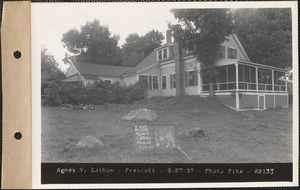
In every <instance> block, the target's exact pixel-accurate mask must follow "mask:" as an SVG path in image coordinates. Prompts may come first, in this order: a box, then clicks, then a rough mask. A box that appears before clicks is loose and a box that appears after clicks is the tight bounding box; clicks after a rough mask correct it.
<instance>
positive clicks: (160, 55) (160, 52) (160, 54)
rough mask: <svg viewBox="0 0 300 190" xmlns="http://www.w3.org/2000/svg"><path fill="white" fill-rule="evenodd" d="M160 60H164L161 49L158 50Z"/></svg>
mask: <svg viewBox="0 0 300 190" xmlns="http://www.w3.org/2000/svg"><path fill="white" fill-rule="evenodd" d="M158 60H162V51H161V50H159V51H158Z"/></svg>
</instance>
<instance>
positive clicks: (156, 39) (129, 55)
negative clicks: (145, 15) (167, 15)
mask: <svg viewBox="0 0 300 190" xmlns="http://www.w3.org/2000/svg"><path fill="white" fill-rule="evenodd" d="M163 39H164V37H163V35H162V33H161V32H159V31H155V30H152V31H150V32H148V33H147V34H145V35H144V36H139V35H138V34H136V33H133V34H130V35H128V37H127V38H126V39H125V44H124V45H123V46H122V52H123V58H122V60H123V65H125V66H135V65H137V64H138V63H139V62H140V61H141V60H143V59H144V58H145V57H147V56H148V55H149V54H150V53H152V52H153V51H154V49H155V48H158V47H159V46H160V45H161V44H162V40H163Z"/></svg>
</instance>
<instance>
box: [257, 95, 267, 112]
mask: <svg viewBox="0 0 300 190" xmlns="http://www.w3.org/2000/svg"><path fill="white" fill-rule="evenodd" d="M258 100H259V101H258V105H259V109H260V110H263V109H265V96H258Z"/></svg>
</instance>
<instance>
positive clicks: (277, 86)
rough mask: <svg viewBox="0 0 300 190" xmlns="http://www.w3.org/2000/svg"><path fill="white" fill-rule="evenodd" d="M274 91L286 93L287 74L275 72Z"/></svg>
mask: <svg viewBox="0 0 300 190" xmlns="http://www.w3.org/2000/svg"><path fill="white" fill-rule="evenodd" d="M274 90H275V91H285V73H284V72H280V71H274Z"/></svg>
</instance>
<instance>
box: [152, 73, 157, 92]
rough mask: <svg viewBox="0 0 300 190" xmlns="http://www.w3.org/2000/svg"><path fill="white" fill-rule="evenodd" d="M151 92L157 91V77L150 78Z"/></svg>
mask: <svg viewBox="0 0 300 190" xmlns="http://www.w3.org/2000/svg"><path fill="white" fill-rule="evenodd" d="M152 82H153V90H157V89H158V76H152Z"/></svg>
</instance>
